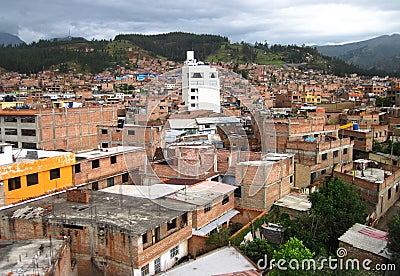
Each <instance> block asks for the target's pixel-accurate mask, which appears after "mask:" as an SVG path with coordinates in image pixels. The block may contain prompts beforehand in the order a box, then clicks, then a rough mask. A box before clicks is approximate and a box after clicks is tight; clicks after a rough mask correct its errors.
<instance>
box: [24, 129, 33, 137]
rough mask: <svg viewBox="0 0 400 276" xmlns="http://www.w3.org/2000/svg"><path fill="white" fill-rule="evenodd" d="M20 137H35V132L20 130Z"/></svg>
mask: <svg viewBox="0 0 400 276" xmlns="http://www.w3.org/2000/svg"><path fill="white" fill-rule="evenodd" d="M21 135H22V136H36V130H34V129H21Z"/></svg>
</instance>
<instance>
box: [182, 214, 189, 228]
mask: <svg viewBox="0 0 400 276" xmlns="http://www.w3.org/2000/svg"><path fill="white" fill-rule="evenodd" d="M187 219H188V217H187V213H184V214H183V215H182V222H181V225H182V224H183V225H185V226H186V224H187Z"/></svg>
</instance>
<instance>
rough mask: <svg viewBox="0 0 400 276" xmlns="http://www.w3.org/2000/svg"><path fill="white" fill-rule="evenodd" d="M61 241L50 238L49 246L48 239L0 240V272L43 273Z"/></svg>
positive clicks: (3, 273)
mask: <svg viewBox="0 0 400 276" xmlns="http://www.w3.org/2000/svg"><path fill="white" fill-rule="evenodd" d="M63 242H64V239H55V238H52V239H51V246H50V239H31V240H19V241H0V256H1V258H0V274H1V275H8V273H10V272H12V273H15V275H45V274H46V272H47V271H48V269H49V268H50V261H51V260H52V259H54V257H55V256H56V254H57V252H58V251H59V249H60V248H61V246H62V244H63ZM51 256H52V257H51ZM34 263H37V265H36V266H35V265H34ZM13 275H14V274H13Z"/></svg>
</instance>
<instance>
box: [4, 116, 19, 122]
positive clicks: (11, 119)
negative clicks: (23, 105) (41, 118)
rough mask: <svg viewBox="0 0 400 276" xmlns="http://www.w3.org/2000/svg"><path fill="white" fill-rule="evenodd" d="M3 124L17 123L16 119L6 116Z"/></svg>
mask: <svg viewBox="0 0 400 276" xmlns="http://www.w3.org/2000/svg"><path fill="white" fill-rule="evenodd" d="M4 122H6V123H16V122H17V117H13V116H6V117H4Z"/></svg>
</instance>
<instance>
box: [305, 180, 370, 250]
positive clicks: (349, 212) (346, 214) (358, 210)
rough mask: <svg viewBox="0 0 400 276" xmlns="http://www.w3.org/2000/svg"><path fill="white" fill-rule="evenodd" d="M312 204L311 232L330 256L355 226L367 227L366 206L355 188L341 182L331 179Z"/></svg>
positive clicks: (314, 195)
mask: <svg viewBox="0 0 400 276" xmlns="http://www.w3.org/2000/svg"><path fill="white" fill-rule="evenodd" d="M309 199H310V201H311V204H312V207H311V215H310V219H311V220H312V221H311V222H312V223H311V225H310V227H311V228H310V229H309V230H308V232H309V233H310V234H311V235H314V236H315V238H314V239H315V241H317V242H321V243H323V244H325V246H326V249H327V250H328V252H334V251H335V250H336V248H337V247H338V238H339V237H340V236H341V235H342V234H343V233H344V232H346V231H347V229H349V228H350V227H351V226H353V225H354V224H355V223H357V222H358V223H364V222H365V219H366V217H367V212H366V204H365V202H364V201H363V200H362V199H360V197H359V196H358V194H357V193H356V192H355V190H354V187H353V186H351V185H350V184H347V183H345V182H344V181H343V180H341V179H335V178H331V179H330V180H329V181H328V182H326V183H324V184H323V186H322V187H321V188H320V190H319V191H318V192H315V193H312V194H311V195H310V198H309Z"/></svg>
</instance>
